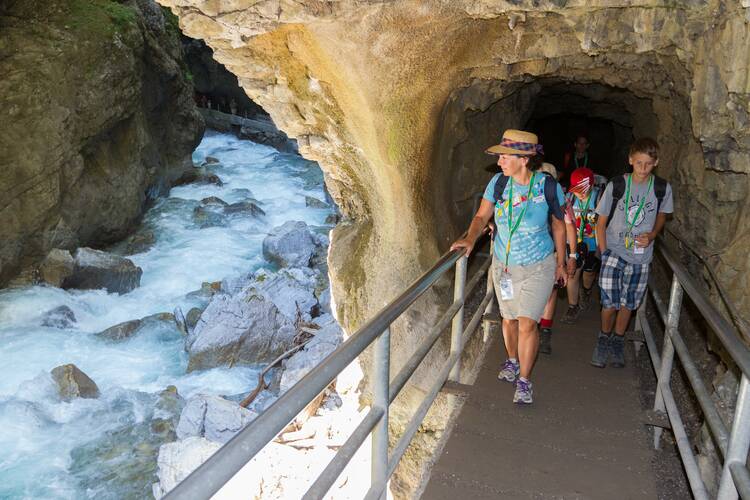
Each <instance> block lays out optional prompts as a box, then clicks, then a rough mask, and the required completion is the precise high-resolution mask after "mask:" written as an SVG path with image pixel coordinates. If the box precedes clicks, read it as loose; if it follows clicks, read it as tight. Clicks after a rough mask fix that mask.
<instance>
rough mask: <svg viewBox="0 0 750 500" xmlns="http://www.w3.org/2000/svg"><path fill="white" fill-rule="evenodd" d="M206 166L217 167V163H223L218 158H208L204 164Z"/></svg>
mask: <svg viewBox="0 0 750 500" xmlns="http://www.w3.org/2000/svg"><path fill="white" fill-rule="evenodd" d="M203 163H204V164H206V165H215V164H217V163H221V162H220V161H219V159H218V158H216V157H214V156H206V160H205V161H204V162H203Z"/></svg>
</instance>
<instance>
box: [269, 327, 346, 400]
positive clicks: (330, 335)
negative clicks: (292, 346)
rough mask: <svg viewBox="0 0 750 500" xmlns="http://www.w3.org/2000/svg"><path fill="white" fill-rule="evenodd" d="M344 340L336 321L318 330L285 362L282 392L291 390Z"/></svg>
mask: <svg viewBox="0 0 750 500" xmlns="http://www.w3.org/2000/svg"><path fill="white" fill-rule="evenodd" d="M331 319H333V318H331ZM343 340H344V332H343V330H342V329H341V327H340V326H339V324H338V323H336V322H335V321H331V322H329V323H327V324H326V325H325V326H323V327H321V328H320V329H319V330H317V331H316V332H315V336H314V337H313V339H312V340H310V342H308V343H307V345H306V346H305V347H304V348H303V349H302V350H301V351H299V352H297V353H296V354H294V355H293V356H292V357H291V358H289V359H288V360H287V361H286V362H285V363H284V370H283V372H282V374H281V386H280V391H281V393H284V392H286V391H287V390H289V388H291V387H292V386H293V385H294V384H296V383H297V382H299V380H300V379H302V377H304V376H305V375H307V373H308V372H309V371H310V370H312V369H313V368H315V367H316V366H318V365H319V364H320V362H321V361H323V359H325V357H326V356H328V355H329V354H331V353H332V352H333V351H334V350H335V349H336V348H337V347H338V346H339V345H340V344H341V342H343Z"/></svg>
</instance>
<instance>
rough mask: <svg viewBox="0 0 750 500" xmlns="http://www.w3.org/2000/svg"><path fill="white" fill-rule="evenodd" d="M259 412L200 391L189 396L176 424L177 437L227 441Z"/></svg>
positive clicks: (219, 441) (218, 441)
mask: <svg viewBox="0 0 750 500" xmlns="http://www.w3.org/2000/svg"><path fill="white" fill-rule="evenodd" d="M257 416H258V415H257V413H255V412H252V411H250V410H248V409H246V408H243V407H241V406H240V405H239V404H237V403H235V402H232V401H227V400H226V399H224V398H221V397H218V396H208V395H204V394H198V395H197V396H193V397H192V398H190V399H189V400H188V402H187V404H186V405H185V409H184V410H182V414H181V415H180V422H179V424H177V437H178V438H179V439H185V438H187V437H190V436H201V437H205V438H206V439H208V440H210V441H214V442H216V443H226V442H227V441H229V440H230V439H231V438H232V437H233V436H234V435H235V434H237V433H238V432H239V431H241V430H242V429H243V428H244V427H245V426H246V425H247V424H249V423H250V422H251V421H252V420H253V419H255V417H257Z"/></svg>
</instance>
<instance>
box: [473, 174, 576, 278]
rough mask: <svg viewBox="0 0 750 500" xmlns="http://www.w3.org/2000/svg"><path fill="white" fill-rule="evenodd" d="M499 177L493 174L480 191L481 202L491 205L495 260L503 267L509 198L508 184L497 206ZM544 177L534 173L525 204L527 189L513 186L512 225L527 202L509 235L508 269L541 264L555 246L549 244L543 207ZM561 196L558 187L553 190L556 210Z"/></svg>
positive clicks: (544, 199) (546, 211) (508, 232)
mask: <svg viewBox="0 0 750 500" xmlns="http://www.w3.org/2000/svg"><path fill="white" fill-rule="evenodd" d="M501 175H502V174H496V175H495V176H494V177H493V178H492V180H490V183H489V184H487V189H485V190H484V199H485V200H487V201H489V202H490V203H492V204H494V205H495V226H497V227H496V229H495V244H494V249H495V258H496V259H498V262H501V263H503V264H504V263H505V248H506V245H507V243H508V237H509V235H510V228H509V227H508V203H509V202H510V200H508V196H509V195H510V189H511V180H510V179H509V180H508V183H507V184H506V185H505V191H503V196H502V198H503V200H504V202H503V203H502V204H501V203H498V200H496V199H495V197H494V194H495V184H496V183H497V181H498V179H500V176H501ZM547 178H548V177H547V176H546V175H544V174H542V173H539V172H537V173H536V175H535V176H534V183H533V185H532V188H531V196H530V198H529V199H528V200H527V195H528V194H529V186H528V184H527V185H526V186H521V185H520V184H517V183H515V182H514V183H513V219H512V222H513V224H514V225H515V222H516V220H518V219H517V217H518V216H520V215H521V212H522V211H523V207H524V204H526V203H527V202H528V207H527V208H526V213H525V214H524V216H523V219H521V224H520V225H519V226H518V229H517V230H516V232H515V233H514V234H513V238H512V239H511V242H510V256H509V258H508V265H511V266H528V265H531V264H535V263H537V262H541V261H542V260H544V259H545V258H546V257H547V256H548V255H549V254H551V253H552V252H553V251H554V249H555V245H554V243H553V241H552V236H551V234H550V226H549V207H548V206H547V199H546V198H545V197H544V183H545V182H546V179H547ZM564 196H565V195H564V194H563V192H562V189H561V188H560V186H559V185H558V186H557V200H558V202H559V203H560V206H562V205H563V203H564V199H565V198H564Z"/></svg>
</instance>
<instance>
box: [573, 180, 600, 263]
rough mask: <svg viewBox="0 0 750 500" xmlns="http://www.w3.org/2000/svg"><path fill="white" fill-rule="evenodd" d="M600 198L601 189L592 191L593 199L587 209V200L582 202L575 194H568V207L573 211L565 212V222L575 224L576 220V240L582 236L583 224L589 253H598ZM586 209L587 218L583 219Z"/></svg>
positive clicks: (584, 239) (595, 188)
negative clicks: (597, 233)
mask: <svg viewBox="0 0 750 500" xmlns="http://www.w3.org/2000/svg"><path fill="white" fill-rule="evenodd" d="M598 198H599V188H597V187H594V188H593V189H592V190H591V199H590V200H589V204H588V207H586V200H585V199H584V200H581V199H580V198H579V197H577V196H576V195H574V194H573V193H568V207H570V209H571V210H572V212H573V213H572V214H571V213H570V210H566V211H565V222H566V223H567V222H569V223H571V224H573V221H574V220H575V228H576V238H578V237H579V236H580V234H581V224H583V243H585V244H586V246H587V247H588V249H589V251H591V252H595V251H596V218H597V215H596V202H597V200H598ZM584 209H586V214H585V216H586V218H585V220H581V219H582V217H581V216H582V215H584V214H583V211H584Z"/></svg>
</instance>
